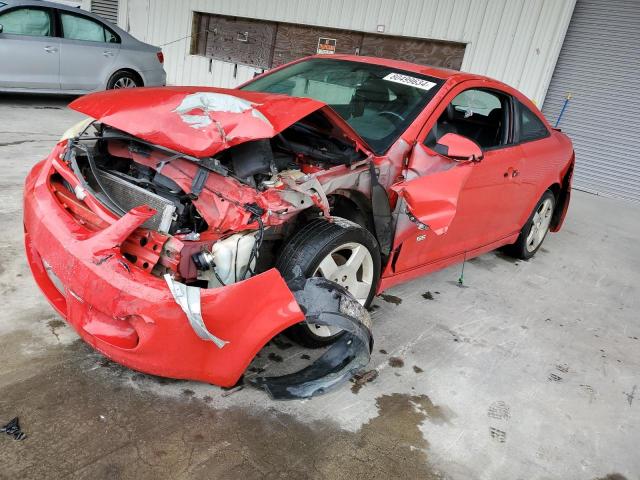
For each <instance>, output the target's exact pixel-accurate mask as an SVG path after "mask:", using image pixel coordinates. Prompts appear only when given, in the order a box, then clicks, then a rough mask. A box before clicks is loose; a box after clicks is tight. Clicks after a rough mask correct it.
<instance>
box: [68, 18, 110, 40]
mask: <svg viewBox="0 0 640 480" xmlns="http://www.w3.org/2000/svg"><path fill="white" fill-rule="evenodd" d="M60 19H61V21H62V32H63V34H64V38H68V39H70V40H84V41H87V42H110V43H115V42H117V39H116V37H115V36H114V35H113V34H112V33H111V32H110V31H109V30H107V29H106V28H105V27H104V25H102V24H101V23H99V22H96V21H95V20H92V19H90V18H86V17H81V16H79V15H69V14H66V13H63V12H60Z"/></svg>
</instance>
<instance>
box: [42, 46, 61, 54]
mask: <svg viewBox="0 0 640 480" xmlns="http://www.w3.org/2000/svg"><path fill="white" fill-rule="evenodd" d="M44 51H45V52H47V53H55V52H57V51H58V49H57V48H56V47H52V46H51V45H47V46H46V47H44Z"/></svg>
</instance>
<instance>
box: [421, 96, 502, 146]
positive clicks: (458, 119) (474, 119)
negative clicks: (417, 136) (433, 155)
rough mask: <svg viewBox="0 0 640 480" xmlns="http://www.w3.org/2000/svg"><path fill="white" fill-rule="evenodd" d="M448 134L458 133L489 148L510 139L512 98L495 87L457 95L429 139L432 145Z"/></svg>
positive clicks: (427, 139)
mask: <svg viewBox="0 0 640 480" xmlns="http://www.w3.org/2000/svg"><path fill="white" fill-rule="evenodd" d="M447 133H457V134H459V135H462V136H463V137H467V138H469V139H471V140H473V141H474V142H476V143H477V144H478V145H480V147H481V148H482V149H483V150H485V149H489V148H495V147H499V146H502V145H506V144H507V143H508V142H509V97H508V96H507V95H504V94H501V93H497V92H494V91H492V90H482V89H476V88H474V89H470V90H465V91H464V92H462V93H460V94H459V95H458V96H456V97H455V98H454V99H453V100H452V101H451V103H450V104H449V105H448V106H447V108H446V109H445V111H444V112H443V113H442V115H440V118H439V119H438V121H437V122H436V124H435V125H434V126H433V129H432V130H431V131H430V132H429V134H428V135H427V138H426V139H425V145H427V146H428V147H430V148H432V149H433V147H434V146H435V144H436V143H437V142H438V140H439V139H440V138H441V137H442V136H443V135H445V134H447Z"/></svg>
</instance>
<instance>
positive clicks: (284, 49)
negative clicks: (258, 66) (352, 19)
mask: <svg viewBox="0 0 640 480" xmlns="http://www.w3.org/2000/svg"><path fill="white" fill-rule="evenodd" d="M362 36H363V33H362V32H352V31H349V30H334V29H331V28H324V27H310V26H307V25H291V24H288V23H281V24H279V25H278V32H277V34H276V44H275V49H274V52H273V66H274V67H277V66H279V65H283V64H285V63H288V62H291V61H293V60H296V59H298V58H301V57H306V56H307V55H315V54H316V53H317V52H318V42H319V40H320V39H321V38H330V39H334V40H335V41H336V42H335V44H336V53H342V54H349V55H354V54H357V53H358V51H359V49H360V45H361V43H362Z"/></svg>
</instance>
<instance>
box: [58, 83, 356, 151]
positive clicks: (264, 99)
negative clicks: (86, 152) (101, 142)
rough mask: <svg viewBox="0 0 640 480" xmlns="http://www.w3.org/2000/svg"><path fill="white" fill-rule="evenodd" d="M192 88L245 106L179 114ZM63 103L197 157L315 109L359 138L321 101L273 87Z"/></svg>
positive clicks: (142, 93) (112, 94)
mask: <svg viewBox="0 0 640 480" xmlns="http://www.w3.org/2000/svg"><path fill="white" fill-rule="evenodd" d="M197 94H205V95H206V94H214V97H213V98H220V96H222V98H223V99H224V98H227V99H229V97H231V101H232V102H233V99H237V100H240V102H236V103H235V104H232V107H235V108H236V109H238V108H241V107H247V106H248V105H250V106H251V108H248V109H247V110H244V111H241V112H234V111H230V110H231V108H230V109H228V110H225V109H223V108H215V107H211V109H210V110H206V109H205V108H203V107H202V105H199V106H196V107H194V108H192V109H189V110H186V111H184V112H182V113H183V114H182V115H181V114H180V112H179V111H177V110H178V109H179V107H180V106H181V104H182V103H183V101H185V98H188V96H189V95H197ZM243 101H244V102H243ZM221 102H223V100H221ZM245 102H246V105H245ZM69 108H71V109H73V110H76V111H78V112H81V113H84V114H85V115H88V116H90V117H92V118H95V119H96V120H99V121H101V122H104V123H106V124H107V125H111V126H112V127H114V128H117V129H119V130H122V131H124V132H127V133H129V134H131V135H134V136H136V137H138V138H141V139H142V140H145V141H147V142H149V143H153V144H154V145H161V146H163V147H166V148H170V149H172V150H176V151H178V152H182V153H186V154H187V155H192V156H194V157H199V158H201V157H210V156H213V155H215V154H216V153H218V152H220V151H222V150H225V149H227V148H229V147H232V146H234V145H238V144H240V143H243V142H246V141H249V140H257V139H261V138H272V137H274V136H275V135H277V134H278V133H280V132H282V131H283V130H284V129H286V128H287V127H290V126H291V125H292V124H294V123H295V122H297V121H298V120H300V119H302V118H304V117H306V116H307V115H309V114H310V113H313V112H315V111H317V110H321V109H324V110H325V111H326V112H327V116H329V117H331V118H332V119H333V120H334V121H336V123H339V124H340V126H341V127H342V129H343V131H344V132H345V134H346V135H349V136H351V137H352V139H353V140H354V141H357V142H358V143H359V144H360V145H363V144H364V142H363V141H362V140H361V139H359V138H358V137H357V135H356V134H355V132H353V130H352V129H351V128H350V127H349V126H348V125H346V123H345V122H344V121H342V120H340V119H339V117H337V115H336V114H334V113H332V112H329V109H328V108H327V107H326V105H325V104H324V103H322V102H318V101H316V100H312V99H310V98H292V97H288V96H285V95H277V94H273V93H260V92H243V91H239V90H229V89H225V88H212V87H158V88H132V89H126V90H125V89H123V90H122V91H121V92H120V91H115V90H107V91H104V92H98V93H92V94H90V95H85V96H84V97H80V98H78V99H77V100H74V101H73V102H71V103H70V104H69ZM185 116H189V117H193V116H200V117H206V118H204V119H203V120H204V121H205V122H210V123H209V124H208V125H206V126H201V127H197V126H194V125H193V124H190V123H188V122H187V121H185V119H184V117H185ZM207 119H208V120H207ZM265 120H266V121H265Z"/></svg>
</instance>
